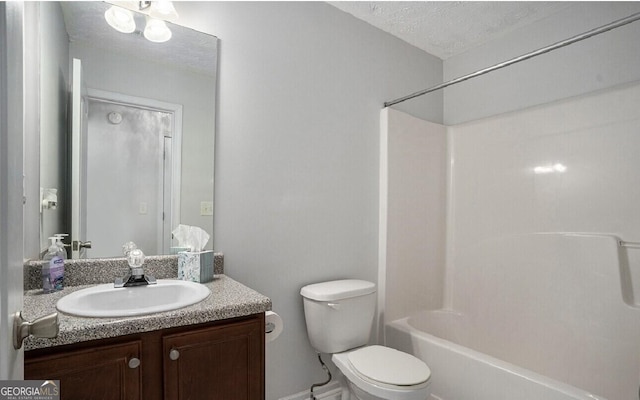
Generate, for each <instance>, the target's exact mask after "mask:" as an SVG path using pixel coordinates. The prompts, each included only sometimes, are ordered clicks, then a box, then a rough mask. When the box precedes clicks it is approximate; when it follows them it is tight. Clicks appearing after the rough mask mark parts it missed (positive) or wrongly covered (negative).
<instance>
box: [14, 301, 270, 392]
mask: <svg viewBox="0 0 640 400" xmlns="http://www.w3.org/2000/svg"><path fill="white" fill-rule="evenodd" d="M24 369H25V373H24V375H25V379H59V380H60V386H61V388H60V390H61V398H62V399H63V400H84V399H87V400H89V399H90V400H94V399H100V400H112V399H113V400H125V399H126V400H135V399H145V400H152V399H158V400H162V399H165V400H187V399H188V400H263V399H264V314H263V313H260V314H254V315H251V316H249V317H242V318H234V319H229V320H223V321H216V322H212V323H207V324H199V325H191V326H188V327H180V328H171V329H164V330H160V331H154V332H147V333H141V334H134V335H127V336H121V337H118V338H112V339H102V340H96V341H92V342H83V343H79V344H74V345H68V346H61V347H60V348H48V349H38V350H33V351H28V352H25V366H24Z"/></svg>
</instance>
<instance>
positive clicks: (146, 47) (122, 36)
mask: <svg viewBox="0 0 640 400" xmlns="http://www.w3.org/2000/svg"><path fill="white" fill-rule="evenodd" d="M60 4H61V6H62V13H63V15H64V22H65V25H66V28H67V33H68V34H69V40H70V41H72V42H86V43H89V44H90V45H91V46H94V47H97V48H103V49H110V50H112V51H116V52H120V53H124V54H127V55H131V56H135V57H138V58H141V59H152V60H154V61H155V62H158V63H161V64H169V65H172V66H174V67H178V68H181V69H186V70H190V71H193V72H198V73H203V74H207V75H212V74H213V73H214V71H215V66H216V57H217V51H216V43H217V38H216V37H215V36H211V35H207V34H204V33H202V32H198V31H195V30H193V29H189V28H185V27H183V26H179V25H173V24H167V25H169V27H170V29H171V31H172V37H171V40H169V41H168V42H165V43H152V42H150V41H148V40H146V39H145V38H144V36H142V32H141V29H144V26H145V19H144V16H143V15H141V14H137V15H136V17H135V20H136V26H137V30H136V31H135V32H133V33H121V32H118V31H116V30H115V29H113V28H111V27H110V26H109V25H108V24H107V22H106V21H105V19H104V12H105V11H106V10H107V8H109V7H110V6H111V5H109V4H106V3H104V2H101V1H62V2H60Z"/></svg>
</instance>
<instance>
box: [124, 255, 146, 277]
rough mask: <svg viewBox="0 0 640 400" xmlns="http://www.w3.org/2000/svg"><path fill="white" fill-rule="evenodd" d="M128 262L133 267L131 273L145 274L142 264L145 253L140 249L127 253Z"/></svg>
mask: <svg viewBox="0 0 640 400" xmlns="http://www.w3.org/2000/svg"><path fill="white" fill-rule="evenodd" d="M127 262H128V263H129V268H131V275H133V276H141V275H143V274H144V271H143V269H142V264H144V253H143V252H142V250H140V249H133V250H131V251H130V252H129V254H127Z"/></svg>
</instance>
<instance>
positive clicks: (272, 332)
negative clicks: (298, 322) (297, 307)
mask: <svg viewBox="0 0 640 400" xmlns="http://www.w3.org/2000/svg"><path fill="white" fill-rule="evenodd" d="M264 319H265V333H264V340H265V341H266V342H272V341H274V340H276V339H277V338H278V336H280V334H281V333H282V330H283V329H284V323H283V322H282V318H280V316H279V315H278V314H276V313H274V312H273V311H267V312H265V313H264Z"/></svg>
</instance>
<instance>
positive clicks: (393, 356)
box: [349, 346, 431, 386]
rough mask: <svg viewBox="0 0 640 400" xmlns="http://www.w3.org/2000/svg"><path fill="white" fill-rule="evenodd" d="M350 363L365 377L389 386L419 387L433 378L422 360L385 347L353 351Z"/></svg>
mask: <svg viewBox="0 0 640 400" xmlns="http://www.w3.org/2000/svg"><path fill="white" fill-rule="evenodd" d="M349 362H350V363H351V365H352V366H353V367H354V368H355V369H356V370H357V371H358V372H359V373H360V374H362V375H363V376H365V377H367V378H369V379H372V380H374V381H377V382H381V383H386V384H389V385H398V386H412V385H418V384H420V383H423V382H425V381H427V380H428V379H429V378H430V377H431V370H430V369H429V367H428V366H427V364H425V363H424V362H423V361H422V360H420V359H418V358H416V357H414V356H412V355H411V354H407V353H403V352H401V351H398V350H395V349H391V348H389V347H384V346H367V347H363V348H361V349H358V350H355V351H352V352H350V353H349Z"/></svg>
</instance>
